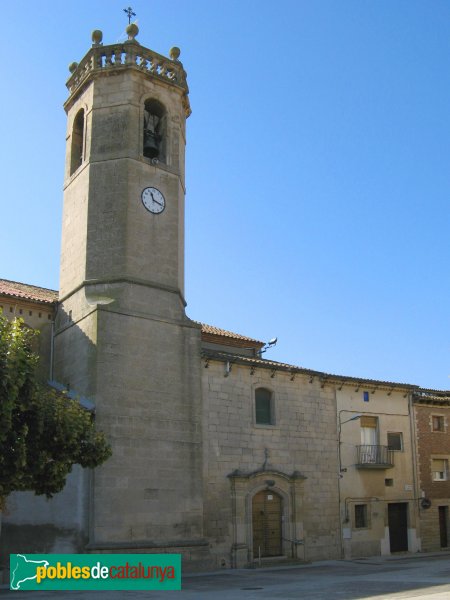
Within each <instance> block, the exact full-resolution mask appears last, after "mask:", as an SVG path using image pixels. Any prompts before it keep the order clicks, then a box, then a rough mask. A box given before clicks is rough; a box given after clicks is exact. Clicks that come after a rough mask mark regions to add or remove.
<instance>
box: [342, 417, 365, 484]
mask: <svg viewBox="0 0 450 600" xmlns="http://www.w3.org/2000/svg"><path fill="white" fill-rule="evenodd" d="M341 412H342V411H339V434H338V454H339V477H342V475H341V473H345V472H346V471H347V469H346V468H345V469H343V468H342V463H341V443H342V442H341V431H342V425H345V423H350V421H357V420H358V419H360V418H361V417H362V413H358V414H356V415H353V417H350V419H347V420H346V421H341ZM345 412H347V411H345Z"/></svg>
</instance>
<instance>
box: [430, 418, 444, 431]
mask: <svg viewBox="0 0 450 600" xmlns="http://www.w3.org/2000/svg"><path fill="white" fill-rule="evenodd" d="M431 428H432V430H433V431H444V429H445V427H444V417H442V416H438V415H433V416H432V417H431Z"/></svg>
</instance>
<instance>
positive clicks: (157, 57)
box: [66, 42, 188, 94]
mask: <svg viewBox="0 0 450 600" xmlns="http://www.w3.org/2000/svg"><path fill="white" fill-rule="evenodd" d="M176 50H177V51H178V54H179V50H178V49H176ZM128 67H134V68H137V69H141V70H143V71H146V72H147V73H148V74H149V75H151V76H153V77H157V78H161V79H162V80H164V81H170V82H171V83H173V84H174V85H177V86H179V87H181V88H183V89H184V90H186V92H187V91H188V86H187V82H186V72H185V71H184V69H183V65H182V64H181V62H179V61H178V60H176V59H175V60H171V59H169V58H166V57H165V56H162V55H161V54H158V53H157V52H153V51H152V50H149V49H148V48H144V47H142V46H141V45H140V44H138V43H137V42H131V43H130V42H125V43H120V44H112V45H109V46H103V45H101V44H98V45H97V44H94V45H93V47H92V48H91V49H90V50H89V52H88V53H87V54H86V56H84V58H83V59H82V60H81V62H80V63H79V64H77V63H72V65H71V66H70V67H69V69H70V71H71V76H70V78H69V80H68V81H67V84H66V85H67V88H68V90H69V92H70V94H72V93H73V92H74V91H75V90H76V89H77V88H78V87H79V86H80V85H81V84H82V83H83V81H84V80H85V79H86V78H87V77H88V76H89V75H90V74H93V73H95V72H98V71H103V70H109V69H111V70H113V69H123V68H128Z"/></svg>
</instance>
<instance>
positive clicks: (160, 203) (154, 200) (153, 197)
mask: <svg viewBox="0 0 450 600" xmlns="http://www.w3.org/2000/svg"><path fill="white" fill-rule="evenodd" d="M150 196H151V197H152V200H153V202H156V204H159V205H160V206H162V205H163V204H162V202H158V200H156V199H155V196H154V195H153V194H152V193H151V192H150Z"/></svg>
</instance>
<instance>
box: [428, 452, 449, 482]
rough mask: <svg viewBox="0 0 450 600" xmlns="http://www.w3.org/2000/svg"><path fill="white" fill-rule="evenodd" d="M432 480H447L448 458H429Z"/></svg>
mask: <svg viewBox="0 0 450 600" xmlns="http://www.w3.org/2000/svg"><path fill="white" fill-rule="evenodd" d="M431 471H432V473H433V481H447V480H448V460H447V459H446V458H433V459H432V460H431Z"/></svg>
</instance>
